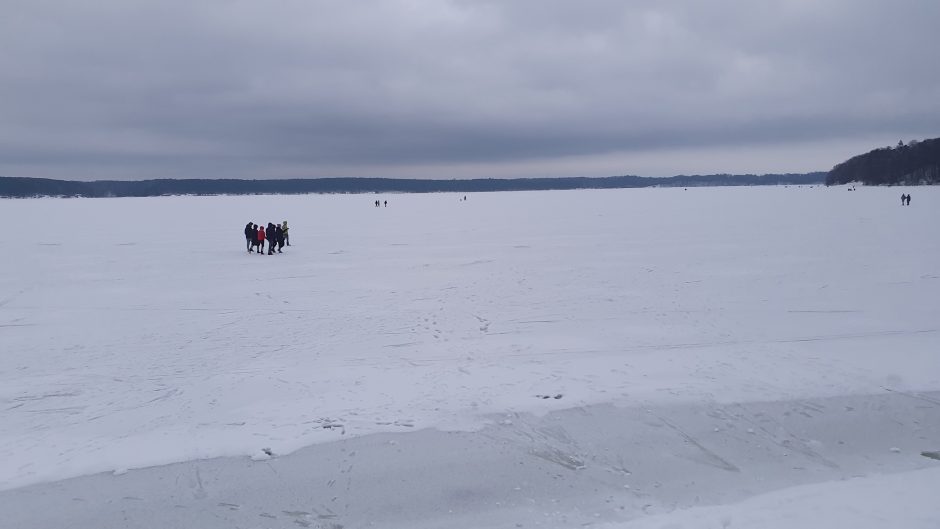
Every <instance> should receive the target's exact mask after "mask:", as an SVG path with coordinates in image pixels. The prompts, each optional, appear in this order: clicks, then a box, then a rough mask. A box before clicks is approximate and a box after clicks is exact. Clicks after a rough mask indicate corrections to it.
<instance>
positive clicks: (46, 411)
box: [0, 187, 940, 526]
mask: <svg viewBox="0 0 940 529" xmlns="http://www.w3.org/2000/svg"><path fill="white" fill-rule="evenodd" d="M901 192H902V191H901V190H896V189H892V188H882V189H870V188H858V190H857V191H856V192H853V193H846V192H845V190H844V189H841V188H831V189H825V188H818V187H817V188H807V187H802V188H799V187H790V188H707V189H689V190H687V191H685V190H683V189H644V190H607V191H571V192H557V191H556V192H531V193H529V192H525V193H492V194H479V195H472V196H470V197H469V200H467V201H459V200H458V198H459V197H457V196H455V195H448V194H431V195H385V196H382V197H381V198H382V199H383V200H385V199H388V201H389V206H388V207H387V208H385V207H382V208H375V207H373V205H372V202H373V201H374V200H375V197H374V196H372V195H336V196H321V195H309V196H256V197H162V198H146V199H70V200H56V199H38V200H6V201H3V202H2V207H0V221H2V223H3V225H4V226H7V227H8V229H9V230H10V231H11V232H14V233H16V234H17V235H16V237H13V238H12V240H11V243H14V244H11V245H10V249H11V250H13V251H11V252H9V253H8V255H7V256H6V257H5V258H4V259H3V260H2V261H0V271H2V274H0V344H2V346H0V350H2V352H0V406H2V407H0V419H2V420H0V490H4V489H5V490H11V491H13V492H16V489H20V488H21V487H24V486H27V485H32V484H41V483H45V482H52V481H58V480H62V479H65V478H70V477H76V476H85V475H89V474H93V473H97V472H109V474H106V475H105V476H107V479H112V480H113V479H125V478H130V477H132V476H134V475H135V471H134V470H133V469H140V468H143V467H149V466H152V465H161V464H166V463H172V462H187V461H194V460H200V459H206V458H213V457H220V456H238V457H241V458H243V459H244V460H245V461H248V460H250V458H251V457H254V458H255V459H265V458H266V457H268V456H267V454H265V452H263V449H268V450H270V451H271V453H272V454H274V455H275V456H276V457H275V459H274V460H273V461H278V460H285V461H286V460H290V457H292V456H287V457H285V456H286V455H287V454H290V453H291V452H293V451H296V450H298V449H299V448H301V447H304V446H309V445H312V444H322V443H328V444H329V443H335V442H340V443H347V442H349V441H348V440H349V439H351V438H357V437H360V436H363V435H365V434H371V433H377V432H411V431H416V430H420V429H423V428H427V427H437V428H441V429H445V430H451V431H453V430H459V431H463V432H468V433H467V435H472V432H477V433H476V435H482V434H483V433H484V432H486V431H488V430H487V428H486V427H487V425H490V426H489V428H495V427H502V428H521V427H523V425H524V424H525V422H526V421H529V420H537V418H539V417H543V419H541V420H544V418H545V417H554V415H546V414H548V413H550V412H557V411H563V410H574V409H593V408H591V407H592V405H597V404H605V403H606V404H613V405H615V406H616V407H617V408H618V409H622V410H643V409H646V408H651V407H653V408H656V409H662V410H664V411H662V412H661V413H660V416H659V417H658V418H656V419H655V422H657V423H658V424H660V425H661V427H662V428H663V431H665V432H670V433H669V435H670V436H671V438H674V439H677V440H679V442H682V443H683V444H685V445H689V446H692V447H696V446H699V447H700V448H701V450H699V449H698V448H696V450H697V453H698V454H699V455H697V456H695V457H696V458H698V459H700V460H702V461H704V462H705V463H704V464H706V465H711V466H713V467H716V468H718V467H723V468H724V470H722V472H726V473H735V472H734V471H733V470H732V469H733V468H736V469H738V470H739V472H737V474H743V475H748V474H749V471H750V470H751V469H753V468H754V465H755V463H754V462H753V461H751V460H745V461H741V460H739V459H738V458H737V457H735V455H736V454H734V453H726V452H725V451H722V450H720V449H718V448H716V447H715V446H712V445H710V444H708V443H707V442H705V441H703V440H702V439H701V437H700V434H699V433H694V434H690V433H688V432H687V430H686V428H685V426H684V423H680V422H677V421H676V420H675V419H674V412H672V411H669V410H679V409H688V408H687V407H688V406H702V405H709V406H715V407H718V408H720V409H727V408H724V407H726V406H738V405H740V406H744V407H748V406H753V405H756V404H757V403H769V402H779V403H793V406H792V409H790V408H787V409H786V410H778V412H775V413H776V414H770V415H769V416H768V420H772V421H776V422H775V423H771V425H770V426H768V425H767V424H763V423H762V422H761V420H762V419H761V418H757V419H754V420H753V421H752V422H751V423H749V422H747V421H742V420H738V419H734V418H733V417H732V418H729V419H728V420H727V421H725V422H721V421H719V422H717V423H716V424H708V425H707V426H703V428H706V429H705V430H703V431H704V432H706V433H707V434H708V435H711V436H715V437H717V438H720V439H725V438H727V436H730V435H734V436H740V435H741V434H743V435H744V436H745V437H748V436H749V434H747V433H746V432H747V430H748V429H750V430H751V431H753V432H754V433H753V434H752V435H750V437H752V438H753V439H754V442H759V440H760V439H762V438H765V437H766V436H768V435H771V436H773V437H774V438H775V439H777V441H778V442H780V443H782V442H783V440H786V439H788V438H787V437H786V436H783V437H781V435H783V434H781V433H780V432H779V431H777V428H779V427H780V426H779V425H780V424H781V421H783V419H782V417H788V416H789V415H786V416H785V415H783V414H784V413H789V414H791V415H792V414H807V415H810V416H813V415H815V414H817V413H819V412H814V411H813V410H812V409H811V408H812V406H813V404H812V403H813V402H816V399H829V398H838V399H847V400H844V401H840V402H842V404H841V405H842V406H844V408H845V409H844V410H841V411H842V413H844V414H846V415H848V416H853V414H854V416H857V417H860V419H859V420H860V421H862V420H864V419H866V418H868V417H869V416H870V415H872V413H873V411H874V410H875V407H876V406H878V404H876V402H878V401H877V400H876V399H877V398H878V397H882V396H891V397H892V399H893V400H891V402H892V403H896V402H901V401H909V402H910V403H911V405H910V406H909V407H900V408H897V415H896V416H892V417H891V418H890V419H888V418H884V417H883V416H882V417H883V418H882V419H881V420H882V421H883V422H880V423H876V424H875V425H874V427H873V428H874V430H873V431H871V432H868V433H867V434H866V435H867V436H868V437H869V438H868V439H866V442H865V447H866V448H865V450H864V451H863V453H861V454H858V455H857V457H855V456H853V457H854V458H855V459H851V461H850V462H849V463H846V462H840V463H838V464H837V466H838V467H839V471H838V472H830V471H827V472H828V473H827V474H825V475H820V476H819V479H816V480H813V479H790V478H785V479H779V480H773V481H774V485H773V486H772V487H753V491H754V492H755V493H756V492H766V491H769V490H775V489H780V488H784V487H787V486H791V485H801V484H803V483H811V482H813V481H824V480H826V481H830V480H835V479H842V478H850V477H852V475H853V474H854V473H856V470H857V469H862V470H861V471H859V472H863V473H866V474H867V473H871V472H897V471H904V472H906V473H909V472H910V471H913V470H914V469H915V468H922V467H929V466H935V465H936V461H935V460H932V459H930V458H927V457H922V456H920V453H921V452H930V451H936V450H938V449H940V439H938V438H937V436H936V430H929V429H926V428H927V426H926V425H924V424H920V425H918V424H914V422H913V421H915V420H928V419H932V418H935V416H928V417H920V418H915V416H916V413H917V410H919V409H920V408H917V406H920V407H923V408H927V409H933V410H935V409H936V408H938V407H940V398H938V396H937V394H936V393H935V392H937V391H938V390H940V362H938V361H937V351H940V334H938V331H940V324H938V322H940V301H938V300H940V268H938V266H940V265H938V263H940V239H938V237H936V234H935V228H936V226H937V225H938V221H940V209H938V208H935V207H933V205H934V204H936V203H937V202H938V199H940V190H938V189H934V188H917V189H916V190H915V191H914V192H913V193H912V194H915V195H917V197H915V199H916V205H914V206H910V207H902V206H900V205H898V202H899V201H898V200H897V196H899V195H900V193H901ZM461 196H462V195H461ZM248 220H252V221H254V222H256V223H262V222H263V223H265V224H266V223H267V222H269V221H271V222H280V221H282V220H287V221H288V222H289V224H290V226H291V232H290V233H291V244H292V245H291V246H290V247H289V248H285V253H284V254H283V255H277V256H259V255H256V254H248V253H246V252H245V250H244V238H243V235H242V230H243V228H244V225H245V223H246V222H247V221H248ZM20 234H22V235H23V236H22V237H20ZM803 403H810V404H807V405H808V406H810V408H804V407H802V406H803ZM625 413H626V411H625ZM630 413H633V412H632V411H631V412H630ZM507 414H508V415H507ZM832 414H833V412H832V410H828V412H827V414H826V420H830V419H831V415H832ZM526 417H529V419H526ZM505 421H508V423H506V422H505ZM567 422H570V421H567ZM567 422H566V424H567ZM898 423H901V424H904V425H906V426H905V428H904V429H903V431H905V432H908V433H909V435H908V436H907V437H903V436H902V437H901V438H897V436H887V435H879V432H886V431H887V430H889V429H890V428H896V427H897V424H898ZM583 427H584V428H597V429H600V428H604V427H605V426H604V425H603V424H596V425H594V426H590V425H584V426H583ZM856 427H857V425H855V423H847V424H846V428H848V429H850V430H851V429H852V428H856ZM918 428H920V429H918ZM716 429H717V430H718V431H715V430H716ZM683 432H686V433H683ZM768 432H769V433H768ZM702 435H704V434H702ZM794 435H795V437H794V438H795V439H799V442H800V443H802V444H800V446H799V447H798V448H799V450H803V452H800V453H803V456H801V457H808V456H806V455H805V453H804V452H806V451H807V450H808V451H812V452H818V450H817V448H816V447H814V445H813V442H814V439H812V438H807V437H804V436H803V435H801V434H800V433H799V432H795V433H794ZM790 442H796V441H793V440H790ZM719 444H720V443H719ZM654 447H655V443H653V444H650V445H644V446H643V447H642V450H641V451H642V453H644V454H645V455H647V456H649V457H657V454H656V453H655V451H652V452H651V450H652V448H654ZM892 448H897V449H899V450H900V452H898V453H895V452H892V451H891V449H892ZM540 450H541V451H540ZM638 450H639V448H638ZM799 450H797V451H798V452H799ZM827 451H828V452H830V454H829V456H828V457H827V459H838V457H836V456H840V455H845V454H843V453H842V451H841V449H840V448H839V445H836V447H835V448H833V447H832V446H827ZM583 452H584V453H581V454H580V455H577V454H575V455H572V454H570V453H567V452H564V451H561V452H556V451H553V449H539V448H533V450H532V451H531V453H529V454H528V457H529V459H530V460H532V461H535V460H539V461H546V462H548V464H556V463H558V464H556V465H555V466H558V467H559V468H560V469H565V470H564V472H584V471H586V470H590V468H591V458H590V457H589V456H590V455H591V454H594V452H593V451H592V450H584V451H583ZM527 453H528V452H527ZM703 454H704V455H703ZM876 454H877V455H876ZM262 456H263V457H262ZM569 456H570V457H569ZM571 457H573V459H572V458H571ZM658 457H671V456H666V455H663V454H659V456H658ZM779 457H792V456H783V455H780V456H779ZM703 458H704V459H703ZM865 458H870V459H872V460H877V461H879V462H880V463H879V465H881V466H879V467H870V466H864V465H861V464H860V463H858V461H862V460H864V459H865ZM753 459H754V460H759V459H760V458H759V456H757V455H755V456H753ZM549 460H552V461H554V463H551V462H549ZM559 461H560V462H562V463H564V462H567V463H568V464H567V466H566V465H560V463H559ZM895 461H897V462H895ZM915 461H916V463H914V462H915ZM267 463H270V461H261V462H258V463H256V464H267ZM190 465H191V463H190ZM559 465H560V466H559ZM582 465H583V467H584V468H582V469H580V470H579V466H582ZM814 465H816V466H819V467H825V468H830V467H827V465H826V463H824V462H821V461H816V462H815V463H814ZM863 467H864V468H863ZM187 468H188V467H187ZM128 469H131V470H130V471H129V472H127V471H128ZM830 470H831V468H830ZM115 472H116V473H117V474H120V475H119V476H114V475H113V474H114V473H115ZM125 472H126V474H125ZM774 475H775V476H778V477H779V476H781V475H782V474H781V473H780V472H776V471H775V473H774ZM918 475H922V476H927V477H925V478H923V479H927V480H929V479H933V480H934V483H935V484H936V482H937V480H936V477H935V476H936V474H930V473H927V474H918ZM866 479H871V481H869V482H866V483H874V484H878V483H882V481H880V479H881V478H866ZM884 479H889V478H884ZM847 483H848V482H847ZM627 485H630V486H634V485H637V484H627ZM697 486H700V487H701V486H702V485H697ZM801 486H802V485H801ZM832 486H833V487H841V486H842V484H841V483H833V484H832ZM704 487H706V488H707V486H704ZM23 490H25V489H23ZM624 490H626V489H624ZM726 490H731V489H726ZM734 490H736V491H737V494H736V495H734V496H735V497H734V498H730V497H727V498H726V497H716V498H712V499H711V501H709V502H707V503H709V504H718V503H725V502H726V501H730V500H734V501H739V500H740V501H747V500H745V498H746V497H747V496H748V494H747V493H746V492H745V491H743V489H742V488H741V487H739V488H736V489H734ZM833 490H836V489H833ZM838 490H842V489H838ZM833 494H838V493H837V492H833ZM664 497H666V496H664ZM682 501H686V500H682ZM0 505H2V501H0ZM687 505H690V504H689V503H682V502H681V501H676V502H675V504H674V508H681V507H683V506H687ZM742 505H743V504H742ZM569 507H570V506H569ZM664 510H665V509H664ZM498 520H504V518H498ZM498 523H502V522H500V521H497V522H493V526H497V525H498ZM618 523H619V522H618ZM510 526H512V525H510Z"/></svg>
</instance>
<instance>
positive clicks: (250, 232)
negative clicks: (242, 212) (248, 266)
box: [245, 222, 255, 253]
mask: <svg viewBox="0 0 940 529" xmlns="http://www.w3.org/2000/svg"><path fill="white" fill-rule="evenodd" d="M251 226H252V224H251V223H250V222H249V223H248V224H246V225H245V243H246V244H247V248H248V253H251V252H252V250H251V247H252V245H253V244H254V242H255V230H254V228H252V227H251Z"/></svg>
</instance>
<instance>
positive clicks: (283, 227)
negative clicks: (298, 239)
mask: <svg viewBox="0 0 940 529" xmlns="http://www.w3.org/2000/svg"><path fill="white" fill-rule="evenodd" d="M281 230H282V231H283V232H284V246H290V236H288V235H287V221H286V220H285V221H284V222H283V223H281Z"/></svg>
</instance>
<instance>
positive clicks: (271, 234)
mask: <svg viewBox="0 0 940 529" xmlns="http://www.w3.org/2000/svg"><path fill="white" fill-rule="evenodd" d="M264 238H265V239H267V240H268V255H274V245H275V244H277V233H276V232H275V230H274V223H273V222H269V223H268V229H266V230H264Z"/></svg>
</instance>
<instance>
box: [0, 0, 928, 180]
mask: <svg viewBox="0 0 940 529" xmlns="http://www.w3.org/2000/svg"><path fill="white" fill-rule="evenodd" d="M938 24H940V1H938V0H895V1H890V2H889V1H887V0H767V1H761V0H710V1H707V2H706V1H702V0H676V1H654V0H650V1H629V2H628V1H624V0H609V1H608V0H598V1H590V0H580V1H574V0H499V1H497V0H437V1H432V0H387V1H385V0H356V1H346V0H332V1H326V0H322V1H321V0H266V1H262V0H252V1H248V0H154V1H135V0H82V1H72V0H0V175H3V176H33V177H47V178H63V179H75V180H92V179H99V178H115V179H142V178H160V177H166V178H198V177H203V178H223V177H233V178H281V177H325V176H388V177H416V178H465V177H521V176H610V175H623V174H636V175H643V176H670V175H674V174H680V173H685V174H693V173H697V174H706V173H717V172H733V173H770V172H805V171H811V170H828V169H830V168H831V167H832V166H833V165H834V164H836V163H838V162H841V161H843V160H844V159H845V158H847V157H849V156H851V155H854V154H859V153H861V152H866V151H868V150H871V149H873V148H876V147H881V146H886V145H891V144H896V143H897V142H898V140H904V141H905V142H906V141H908V140H910V139H915V138H917V139H922V138H926V137H937V136H940V51H938V50H940V41H938V38H937V27H938Z"/></svg>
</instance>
